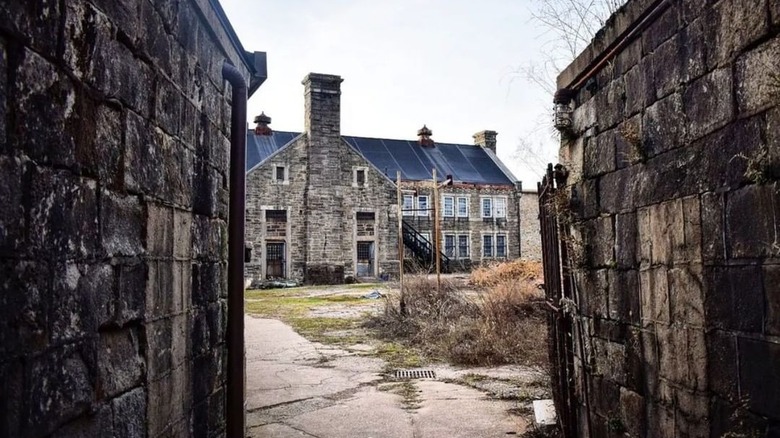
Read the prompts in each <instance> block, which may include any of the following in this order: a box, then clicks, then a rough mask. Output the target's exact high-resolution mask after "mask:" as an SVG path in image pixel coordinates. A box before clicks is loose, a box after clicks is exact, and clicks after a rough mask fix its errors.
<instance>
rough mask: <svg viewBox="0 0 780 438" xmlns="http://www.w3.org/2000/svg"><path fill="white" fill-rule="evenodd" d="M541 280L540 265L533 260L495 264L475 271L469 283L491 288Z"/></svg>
mask: <svg viewBox="0 0 780 438" xmlns="http://www.w3.org/2000/svg"><path fill="white" fill-rule="evenodd" d="M541 278H542V263H541V262H537V261H533V260H514V261H511V262H503V263H495V264H490V265H486V266H483V267H480V268H477V269H475V270H474V271H472V273H471V278H470V280H471V283H472V284H474V285H476V286H479V287H492V286H496V285H498V284H500V283H505V282H508V281H511V282H516V281H522V280H528V281H537V280H541Z"/></svg>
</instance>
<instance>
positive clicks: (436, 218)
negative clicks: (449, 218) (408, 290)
mask: <svg viewBox="0 0 780 438" xmlns="http://www.w3.org/2000/svg"><path fill="white" fill-rule="evenodd" d="M431 173H433V239H434V241H435V242H434V245H435V247H436V292H437V293H438V292H441V255H440V254H439V181H438V180H437V179H436V169H433V171H432V172H431Z"/></svg>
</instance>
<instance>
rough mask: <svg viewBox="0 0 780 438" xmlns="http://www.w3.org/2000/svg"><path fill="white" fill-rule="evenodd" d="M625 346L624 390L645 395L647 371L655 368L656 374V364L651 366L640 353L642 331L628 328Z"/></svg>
mask: <svg viewBox="0 0 780 438" xmlns="http://www.w3.org/2000/svg"><path fill="white" fill-rule="evenodd" d="M625 346H626V388H628V389H630V390H631V391H634V392H637V393H639V394H641V395H645V394H646V393H647V378H648V374H649V373H648V369H649V367H651V366H655V367H656V373H657V364H652V365H651V364H649V363H646V362H645V360H644V354H643V352H642V350H643V349H644V345H643V333H642V330H640V329H638V328H636V327H634V326H631V327H629V328H628V330H626V337H625Z"/></svg>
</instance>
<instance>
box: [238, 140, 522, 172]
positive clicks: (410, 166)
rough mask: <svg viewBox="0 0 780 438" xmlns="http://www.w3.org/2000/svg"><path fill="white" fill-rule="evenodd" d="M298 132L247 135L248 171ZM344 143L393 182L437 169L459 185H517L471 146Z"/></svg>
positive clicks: (489, 154)
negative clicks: (397, 173) (398, 172)
mask: <svg viewBox="0 0 780 438" xmlns="http://www.w3.org/2000/svg"><path fill="white" fill-rule="evenodd" d="M299 135H300V133H297V132H283V131H274V133H273V135H270V136H259V135H255V134H254V131H252V130H249V131H248V133H247V142H246V144H247V171H249V170H251V169H253V168H255V167H257V165H259V164H261V163H262V162H264V161H265V160H266V159H268V157H270V156H271V155H272V154H274V153H275V152H276V151H278V150H280V149H281V148H283V147H284V146H285V145H286V144H288V143H290V142H291V141H292V140H293V139H294V138H296V137H297V136H299ZM342 139H343V140H344V141H345V142H346V143H347V144H348V145H349V146H351V147H352V148H353V149H355V150H356V151H357V152H358V153H360V154H361V155H363V156H364V157H365V158H366V160H368V161H369V162H370V163H371V164H372V165H373V166H374V167H376V168H377V169H379V171H381V172H383V173H384V174H385V175H387V176H388V177H389V178H390V179H392V180H395V177H396V172H397V171H399V170H400V171H401V178H402V179H404V180H406V181H420V180H425V179H430V178H431V169H433V168H434V167H435V168H436V172H437V176H438V179H439V180H442V181H443V180H444V179H445V178H446V177H447V175H452V178H453V180H454V181H456V182H463V183H472V184H507V185H513V184H514V180H513V179H514V177H512V176H511V173H509V172H508V171H507V170H506V168H504V167H503V166H502V165H500V162H499V161H498V159H497V158H496V157H495V155H493V154H492V152H489V151H488V150H486V149H484V148H482V147H479V146H474V145H468V144H451V143H436V145H435V146H434V147H423V146H420V145H419V144H418V143H417V142H416V141H410V140H392V139H384V138H368V137H351V136H342Z"/></svg>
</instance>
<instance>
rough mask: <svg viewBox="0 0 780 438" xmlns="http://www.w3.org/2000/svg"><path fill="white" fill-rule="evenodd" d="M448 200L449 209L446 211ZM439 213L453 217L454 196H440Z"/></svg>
mask: <svg viewBox="0 0 780 438" xmlns="http://www.w3.org/2000/svg"><path fill="white" fill-rule="evenodd" d="M448 199H449V201H450V211H449V213H448V212H447V200H448ZM441 213H442V214H441V215H442V217H455V197H454V196H442V197H441Z"/></svg>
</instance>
